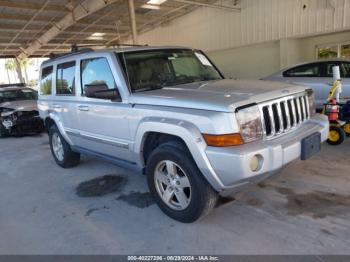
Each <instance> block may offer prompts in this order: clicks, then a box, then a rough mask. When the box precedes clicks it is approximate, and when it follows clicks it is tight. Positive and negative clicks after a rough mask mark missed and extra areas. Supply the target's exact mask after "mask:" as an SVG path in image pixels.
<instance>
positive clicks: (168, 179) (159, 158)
mask: <svg viewBox="0 0 350 262" xmlns="http://www.w3.org/2000/svg"><path fill="white" fill-rule="evenodd" d="M146 174H147V182H148V187H149V190H150V192H151V194H152V195H153V197H154V198H155V201H156V203H157V204H158V206H159V208H160V209H161V210H162V211H163V212H164V213H165V214H166V215H168V216H169V217H171V218H173V219H175V220H178V221H180V222H183V223H191V222H194V221H196V220H197V219H199V218H200V217H203V216H204V215H206V214H208V213H209V212H210V211H211V210H212V209H213V208H214V207H215V205H216V202H217V199H218V194H217V192H216V191H215V190H214V189H213V188H212V187H211V186H210V185H209V183H208V182H207V181H206V179H205V178H204V177H203V174H202V173H201V172H200V170H199V169H198V167H197V165H196V163H195V162H194V160H193V158H192V156H191V154H190V153H189V151H188V150H187V148H186V147H185V146H184V145H183V144H182V143H179V142H175V141H172V142H167V143H164V144H162V145H160V146H158V147H157V148H156V149H155V150H153V152H152V153H151V155H150V156H149V158H148V160H147V165H146Z"/></svg>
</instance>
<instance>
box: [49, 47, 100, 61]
mask: <svg viewBox="0 0 350 262" xmlns="http://www.w3.org/2000/svg"><path fill="white" fill-rule="evenodd" d="M93 51H94V50H93V49H91V48H82V49H79V48H78V47H77V46H75V45H73V46H72V51H71V52H69V53H63V54H54V53H50V55H49V57H50V59H56V58H62V57H66V56H71V55H75V54H81V53H87V52H93Z"/></svg>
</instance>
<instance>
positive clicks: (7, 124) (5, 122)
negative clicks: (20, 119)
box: [2, 119, 13, 129]
mask: <svg viewBox="0 0 350 262" xmlns="http://www.w3.org/2000/svg"><path fill="white" fill-rule="evenodd" d="M2 125H3V126H4V127H5V128H6V129H9V128H10V127H12V126H13V122H12V121H11V120H10V119H5V120H4V121H2Z"/></svg>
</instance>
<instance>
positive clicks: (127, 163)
mask: <svg viewBox="0 0 350 262" xmlns="http://www.w3.org/2000/svg"><path fill="white" fill-rule="evenodd" d="M72 150H73V151H75V152H77V153H81V154H83V155H90V156H94V157H97V158H100V159H103V160H106V161H108V162H111V163H113V164H115V165H117V166H119V167H122V168H125V169H129V170H132V171H135V172H137V173H140V174H142V172H143V168H140V167H139V166H138V165H137V164H136V163H135V162H131V161H127V160H124V159H120V158H117V157H112V156H109V155H105V154H102V153H98V152H95V151H92V150H89V149H86V148H83V147H80V146H72Z"/></svg>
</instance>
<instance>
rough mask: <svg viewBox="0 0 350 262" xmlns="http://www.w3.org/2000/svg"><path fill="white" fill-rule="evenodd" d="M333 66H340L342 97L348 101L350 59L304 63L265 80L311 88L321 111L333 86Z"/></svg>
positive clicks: (349, 94)
mask: <svg viewBox="0 0 350 262" xmlns="http://www.w3.org/2000/svg"><path fill="white" fill-rule="evenodd" d="M333 66H339V69H340V75H341V78H342V83H343V92H342V95H341V97H342V98H343V99H344V100H348V99H350V59H341V58H337V59H327V60H317V61H314V62H308V63H303V64H299V65H296V66H293V67H289V68H286V69H284V70H282V71H279V72H278V73H275V74H273V75H270V76H267V77H265V78H263V79H264V80H272V81H281V82H287V83H295V84H298V85H305V86H309V87H311V88H312V89H313V91H314V94H315V96H316V105H317V109H321V108H322V106H323V104H324V103H325V102H326V99H327V97H328V93H329V91H330V89H331V86H332V84H333V75H332V67H333Z"/></svg>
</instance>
